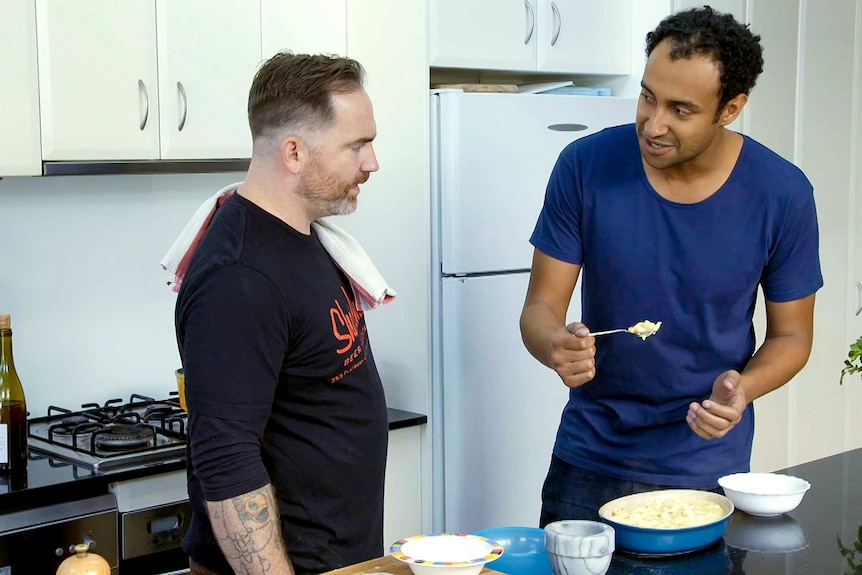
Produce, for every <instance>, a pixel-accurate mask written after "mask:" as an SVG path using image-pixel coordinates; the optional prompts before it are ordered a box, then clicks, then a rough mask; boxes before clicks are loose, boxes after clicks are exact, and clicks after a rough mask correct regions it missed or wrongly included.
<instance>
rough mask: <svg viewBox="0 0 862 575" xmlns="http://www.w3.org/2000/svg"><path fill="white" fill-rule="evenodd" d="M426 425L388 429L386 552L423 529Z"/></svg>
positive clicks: (385, 553)
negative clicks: (423, 435) (401, 540)
mask: <svg viewBox="0 0 862 575" xmlns="http://www.w3.org/2000/svg"><path fill="white" fill-rule="evenodd" d="M424 429H425V426H424V425H414V426H412V427H404V428H401V429H394V430H392V431H390V432H389V456H388V458H387V463H386V491H385V495H384V503H383V555H387V554H389V548H390V547H391V546H392V544H393V543H394V542H396V541H398V540H399V539H403V538H404V537H411V536H413V535H419V534H420V533H422V458H421V452H422V449H421V447H422V431H423V430H424Z"/></svg>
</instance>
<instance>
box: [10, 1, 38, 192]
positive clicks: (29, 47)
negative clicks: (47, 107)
mask: <svg viewBox="0 0 862 575" xmlns="http://www.w3.org/2000/svg"><path fill="white" fill-rule="evenodd" d="M0 38H3V41H2V42H0V70H3V74H2V76H0V126H2V129H0V176H35V175H39V174H41V173H42V162H41V160H42V155H41V148H40V145H39V140H40V136H39V83H38V76H37V73H36V7H35V3H34V1H33V0H10V1H7V2H4V4H3V14H2V16H0Z"/></svg>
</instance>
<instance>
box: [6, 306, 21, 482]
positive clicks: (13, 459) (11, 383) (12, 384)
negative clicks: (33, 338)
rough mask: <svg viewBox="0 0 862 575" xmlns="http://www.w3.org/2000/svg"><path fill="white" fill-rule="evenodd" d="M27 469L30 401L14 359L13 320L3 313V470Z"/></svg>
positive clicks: (10, 471) (7, 471) (10, 472)
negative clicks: (28, 404) (27, 400)
mask: <svg viewBox="0 0 862 575" xmlns="http://www.w3.org/2000/svg"><path fill="white" fill-rule="evenodd" d="M26 468H27V402H26V401H25V399H24V388H23V387H22V385H21V380H20V379H18V372H17V371H15V362H14V361H13V360H12V320H11V317H10V316H8V315H0V473H2V474H4V475H11V474H13V473H19V472H23V471H24V470H25V469H26Z"/></svg>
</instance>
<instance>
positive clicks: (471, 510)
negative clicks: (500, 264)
mask: <svg viewBox="0 0 862 575" xmlns="http://www.w3.org/2000/svg"><path fill="white" fill-rule="evenodd" d="M528 280H529V274H528V273H516V274H505V275H498V276H482V277H473V278H447V279H444V280H443V286H442V290H441V291H442V322H443V323H442V329H441V332H442V340H443V341H442V352H443V359H442V364H443V368H442V372H443V383H442V390H443V391H442V394H443V401H442V405H443V418H442V420H443V428H444V429H443V467H444V472H443V475H444V480H443V484H444V490H443V491H444V528H445V530H446V531H448V532H450V533H472V532H473V531H476V530H478V529H483V528H486V527H495V526H501V525H528V526H529V525H538V521H539V511H540V509H541V489H542V483H543V481H544V479H545V474H546V473H547V471H548V464H549V463H550V460H551V450H552V448H553V445H554V438H555V436H556V431H557V425H558V423H559V420H560V414H561V413H562V410H563V407H564V406H565V404H566V400H567V399H568V390H567V388H566V387H565V386H564V385H563V383H562V381H560V378H559V377H558V376H557V374H556V373H554V372H553V371H552V370H550V369H548V368H546V367H545V366H543V365H542V364H540V363H539V362H538V361H537V360H536V359H534V358H533V357H532V356H531V355H530V354H529V352H528V351H527V350H526V348H525V347H524V345H523V343H522V342H521V335H520V331H519V329H518V318H519V316H520V313H521V306H522V303H523V301H524V294H525V293H526V290H527V282H528ZM579 299H580V296H579V294H576V295H575V297H574V298H573V301H574V303H573V305H572V306H571V307H570V310H569V314H570V315H569V317H570V318H572V319H573V320H574V319H576V318H579V317H580V312H579V311H578V309H579V303H578V302H579Z"/></svg>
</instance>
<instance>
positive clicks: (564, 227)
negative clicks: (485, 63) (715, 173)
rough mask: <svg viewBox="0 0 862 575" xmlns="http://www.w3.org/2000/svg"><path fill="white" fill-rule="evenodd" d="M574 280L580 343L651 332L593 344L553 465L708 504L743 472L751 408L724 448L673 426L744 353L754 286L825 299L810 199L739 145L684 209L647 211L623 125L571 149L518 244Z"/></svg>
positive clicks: (792, 175) (747, 144)
mask: <svg viewBox="0 0 862 575" xmlns="http://www.w3.org/2000/svg"><path fill="white" fill-rule="evenodd" d="M530 241H531V243H532V244H533V245H534V246H535V247H536V248H537V249H538V250H540V251H541V252H543V253H545V254H547V255H549V256H551V257H553V258H556V259H559V260H562V261H565V262H569V263H573V264H578V265H580V266H582V267H581V298H582V302H581V303H582V310H583V317H582V321H583V322H584V323H585V324H586V325H587V326H588V327H589V328H590V329H592V330H605V329H611V328H619V327H627V326H630V325H633V324H634V323H636V322H638V321H642V320H645V319H649V320H651V321H661V322H662V326H661V329H660V331H659V332H658V333H657V334H656V335H654V336H652V337H650V338H648V339H647V340H645V341H642V340H641V339H640V338H638V337H635V336H632V335H627V334H619V335H611V336H606V337H602V338H598V339H597V340H596V377H595V379H593V380H592V381H591V382H589V383H587V384H586V385H583V386H581V387H578V388H576V389H572V390H571V391H570V393H569V401H568V403H567V405H566V408H565V410H564V411H563V415H562V420H561V423H560V427H559V430H558V433H557V439H556V444H555V446H554V454H555V455H556V456H558V457H560V458H561V459H563V460H564V461H567V462H569V463H571V464H572V465H576V466H578V467H582V468H585V469H588V470H591V471H594V472H597V473H603V474H606V475H610V476H614V477H618V478H622V479H626V480H631V481H638V482H643V483H653V484H658V485H667V486H679V487H690V488H713V487H715V486H716V485H717V482H716V480H717V478H718V477H720V476H722V475H724V474H726V473H733V472H740V471H747V470H748V469H749V459H750V456H751V444H752V439H753V436H754V411H753V407H752V406H751V405H750V406H749V407H748V409H746V411H745V413H744V415H743V418H742V421H741V422H740V423H739V424H738V425H737V426H736V427H735V428H734V429H732V430H731V431H730V432H729V433H728V434H727V435H726V436H725V437H724V438H722V439H713V440H709V441H707V440H704V439H702V438H700V437H699V436H697V435H696V434H695V433H694V432H693V431H691V429H690V428H689V426H688V424H687V423H686V421H685V416H686V412H687V410H688V405H689V403H691V402H692V401H702V400H704V399H706V398H707V397H709V395H710V394H711V392H712V385H713V382H714V380H715V378H716V377H717V376H718V375H719V374H720V373H722V372H723V371H725V370H728V369H735V370H738V371H742V370H743V368H744V367H745V365H746V363H747V362H748V360H749V359H750V358H751V356H752V354H753V352H754V346H755V334H754V326H753V324H752V316H753V313H754V307H755V300H756V296H757V288H758V285H760V286H762V289H763V293H764V296H765V297H766V299H767V300H768V301H771V302H787V301H792V300H796V299H799V298H803V297H806V296H808V295H811V294H812V293H814V292H816V291H817V290H818V289H819V288H820V287H821V286H822V285H823V278H822V275H821V273H820V262H819V255H818V229H817V216H816V212H815V207H814V194H813V189H812V186H811V184H810V183H809V181H808V179H807V178H806V177H805V175H804V174H803V173H802V172H801V171H800V170H799V169H798V168H796V167H795V166H794V165H793V164H791V163H789V162H787V161H786V160H784V159H782V158H781V157H780V156H778V155H777V154H775V153H773V152H772V151H770V150H769V149H767V148H766V147H764V146H763V145H761V144H759V143H757V142H756V141H754V140H752V139H751V138H748V137H745V140H744V143H743V147H742V151H741V153H740V156H739V159H738V160H737V163H736V166H735V167H734V169H733V171H732V172H731V174H730V177H729V178H728V180H727V181H726V182H725V183H724V185H722V186H721V188H719V189H718V191H716V192H715V193H714V194H713V195H711V196H710V197H708V198H707V199H705V200H703V201H701V202H698V203H694V204H680V203H676V202H672V201H669V200H667V199H665V198H663V197H662V196H660V195H659V194H658V193H657V192H656V191H655V189H654V188H653V187H652V185H651V184H650V183H649V181H648V180H647V177H646V173H645V172H644V168H643V164H642V160H641V156H640V150H639V147H638V141H637V134H636V130H635V127H634V125H632V124H628V125H625V126H619V127H616V128H609V129H606V130H603V131H602V132H599V133H597V134H594V135H592V136H587V137H585V138H582V139H579V140H576V141H575V142H572V143H571V144H569V145H568V146H567V147H566V148H565V149H564V150H563V151H562V153H561V154H560V157H559V159H558V160H557V163H556V166H555V167H554V171H553V172H552V174H551V177H550V181H549V183H548V188H547V193H546V197H545V204H544V207H543V209H542V212H541V214H540V216H539V219H538V222H537V224H536V228H535V231H534V232H533V235H532V237H531V240H530Z"/></svg>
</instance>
